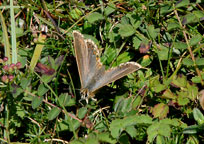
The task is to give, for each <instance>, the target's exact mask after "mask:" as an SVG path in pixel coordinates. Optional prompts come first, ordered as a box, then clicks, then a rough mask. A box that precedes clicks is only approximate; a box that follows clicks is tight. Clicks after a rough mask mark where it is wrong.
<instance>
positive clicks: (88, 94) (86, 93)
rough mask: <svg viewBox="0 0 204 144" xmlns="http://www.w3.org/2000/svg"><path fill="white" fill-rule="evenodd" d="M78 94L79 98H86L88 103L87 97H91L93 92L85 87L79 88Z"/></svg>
mask: <svg viewBox="0 0 204 144" xmlns="http://www.w3.org/2000/svg"><path fill="white" fill-rule="evenodd" d="M80 94H81V100H86V102H87V103H88V99H89V98H93V97H94V95H95V94H94V93H92V92H90V91H89V90H88V89H87V88H83V89H81V90H80Z"/></svg>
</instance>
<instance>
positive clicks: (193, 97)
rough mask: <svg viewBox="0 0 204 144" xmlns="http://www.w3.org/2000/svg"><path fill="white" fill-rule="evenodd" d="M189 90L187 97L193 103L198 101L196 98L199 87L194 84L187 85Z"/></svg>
mask: <svg viewBox="0 0 204 144" xmlns="http://www.w3.org/2000/svg"><path fill="white" fill-rule="evenodd" d="M187 90H188V95H187V97H188V98H189V99H190V100H192V101H194V100H196V97H197V95H198V87H197V86H196V85H194V84H189V83H187Z"/></svg>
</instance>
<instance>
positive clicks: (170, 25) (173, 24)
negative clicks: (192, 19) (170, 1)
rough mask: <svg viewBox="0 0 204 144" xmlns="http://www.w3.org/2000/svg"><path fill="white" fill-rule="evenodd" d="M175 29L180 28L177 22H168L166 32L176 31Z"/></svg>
mask: <svg viewBox="0 0 204 144" xmlns="http://www.w3.org/2000/svg"><path fill="white" fill-rule="evenodd" d="M177 28H180V25H179V23H178V22H169V23H168V27H167V29H168V31H171V30H174V29H177Z"/></svg>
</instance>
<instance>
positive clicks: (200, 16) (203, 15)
mask: <svg viewBox="0 0 204 144" xmlns="http://www.w3.org/2000/svg"><path fill="white" fill-rule="evenodd" d="M193 14H194V15H195V16H196V17H197V18H199V19H200V18H203V17H204V12H203V11H201V10H194V11H193Z"/></svg>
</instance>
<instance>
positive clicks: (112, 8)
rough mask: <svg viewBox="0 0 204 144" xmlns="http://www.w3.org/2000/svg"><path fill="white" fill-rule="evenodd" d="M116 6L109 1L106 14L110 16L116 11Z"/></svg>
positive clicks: (105, 10)
mask: <svg viewBox="0 0 204 144" xmlns="http://www.w3.org/2000/svg"><path fill="white" fill-rule="evenodd" d="M115 9H116V7H115V5H114V4H113V3H108V6H107V7H106V8H105V9H104V15H105V16H108V15H110V14H111V13H113V12H114V11H115Z"/></svg>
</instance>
